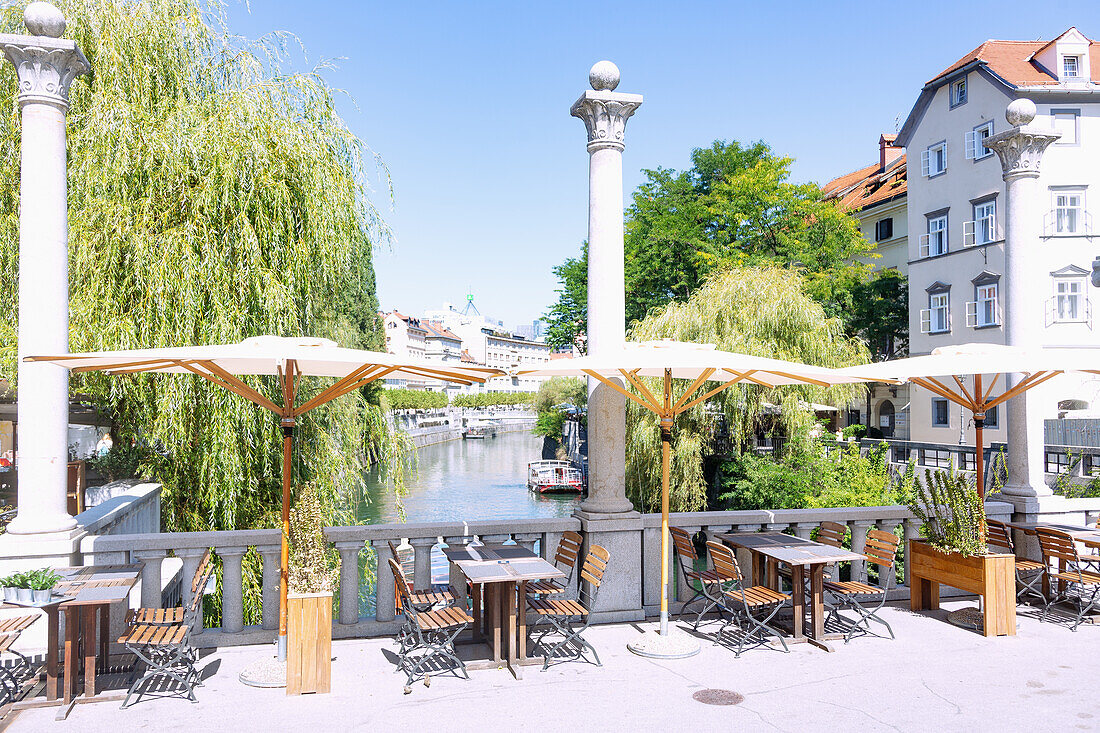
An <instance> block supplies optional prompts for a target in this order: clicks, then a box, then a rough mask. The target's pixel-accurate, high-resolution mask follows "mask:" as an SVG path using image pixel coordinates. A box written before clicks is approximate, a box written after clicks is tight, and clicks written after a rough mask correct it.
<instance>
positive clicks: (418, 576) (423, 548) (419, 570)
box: [409, 537, 439, 591]
mask: <svg viewBox="0 0 1100 733" xmlns="http://www.w3.org/2000/svg"><path fill="white" fill-rule="evenodd" d="M438 540H439V538H438V537H412V538H410V539H409V544H410V545H412V547H413V586H414V589H415V590H417V591H422V590H431V588H432V548H433V547H435V545H436V542H437V541H438Z"/></svg>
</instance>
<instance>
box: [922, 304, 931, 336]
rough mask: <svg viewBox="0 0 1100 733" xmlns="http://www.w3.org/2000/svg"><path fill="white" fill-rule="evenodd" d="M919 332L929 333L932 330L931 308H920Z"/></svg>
mask: <svg viewBox="0 0 1100 733" xmlns="http://www.w3.org/2000/svg"><path fill="white" fill-rule="evenodd" d="M920 332H921V333H931V332H932V309H931V308H921V311H920Z"/></svg>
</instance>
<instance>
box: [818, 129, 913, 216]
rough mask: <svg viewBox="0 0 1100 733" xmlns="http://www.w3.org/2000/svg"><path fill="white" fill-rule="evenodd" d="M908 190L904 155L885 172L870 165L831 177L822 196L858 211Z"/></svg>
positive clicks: (876, 166)
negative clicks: (837, 176)
mask: <svg viewBox="0 0 1100 733" xmlns="http://www.w3.org/2000/svg"><path fill="white" fill-rule="evenodd" d="M885 137H887V138H892V137H894V136H892V135H887V136H885ZM907 189H908V182H907V180H906V161H905V156H904V155H903V156H901V157H900V158H899V159H898V160H897V161H896V162H895V163H894V164H893V165H891V166H890V167H889V168H887V169H886V171H885V172H882V171H881V170H880V169H879V165H878V163H873V164H871V165H869V166H867V167H866V168H860V169H859V170H857V171H852V172H851V173H847V174H845V175H843V176H840V177H839V178H834V179H833V180H831V181H829V182H828V183H826V184H825V185H824V186H823V187H822V189H821V190H822V191H823V192H824V193H825V198H827V199H836V200H837V201H838V202H839V203H840V206H841V207H842V208H844V209H846V210H849V211H860V210H862V209H866V208H867V207H869V206H874V205H875V204H880V203H882V202H883V201H886V200H888V199H892V198H894V197H896V196H904V195H905V193H906V191H907Z"/></svg>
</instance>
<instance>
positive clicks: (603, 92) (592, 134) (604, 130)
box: [569, 61, 642, 153]
mask: <svg viewBox="0 0 1100 733" xmlns="http://www.w3.org/2000/svg"><path fill="white" fill-rule="evenodd" d="M588 80H589V82H590V83H591V84H592V90H591V91H585V93H584V94H582V95H581V96H580V98H579V99H578V100H577V101H576V102H574V103H573V106H572V107H570V108H569V114H571V115H572V116H574V117H577V118H579V119H580V120H581V121H582V122H584V126H585V129H587V130H588V152H590V153H593V152H595V151H597V150H601V149H603V148H614V149H616V150H622V149H623V148H624V147H625V136H626V121H627V120H628V119H629V118H630V115H632V114H634V110H636V109H638V107H641V106H642V95H640V94H621V93H617V92H615V87H617V86H618V85H619V69H618V67H616V66H615V64H613V63H611V62H610V61H601V62H599V63H598V64H596V65H595V66H593V67H592V70H591V71H590V72H589V74H588Z"/></svg>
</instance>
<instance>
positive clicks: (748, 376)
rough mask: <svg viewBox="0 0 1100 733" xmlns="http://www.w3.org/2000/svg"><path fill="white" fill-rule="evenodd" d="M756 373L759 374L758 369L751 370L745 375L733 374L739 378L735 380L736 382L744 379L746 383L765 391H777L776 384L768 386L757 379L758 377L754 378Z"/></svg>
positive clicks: (744, 373)
mask: <svg viewBox="0 0 1100 733" xmlns="http://www.w3.org/2000/svg"><path fill="white" fill-rule="evenodd" d="M756 372H757V370H756V369H749V370H748V371H747V372H743V373H738V372H731V373H732V374H733V375H735V376H736V377H737V380H735V381H739V380H742V379H743V380H745V381H746V382H751V383H752V384H755V385H756V386H758V387H763V388H764V389H775V385H774V384H768V383H767V382H765V381H764V380H762V379H757V378H756V377H754V376H752V375H753V374H756Z"/></svg>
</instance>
